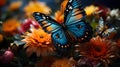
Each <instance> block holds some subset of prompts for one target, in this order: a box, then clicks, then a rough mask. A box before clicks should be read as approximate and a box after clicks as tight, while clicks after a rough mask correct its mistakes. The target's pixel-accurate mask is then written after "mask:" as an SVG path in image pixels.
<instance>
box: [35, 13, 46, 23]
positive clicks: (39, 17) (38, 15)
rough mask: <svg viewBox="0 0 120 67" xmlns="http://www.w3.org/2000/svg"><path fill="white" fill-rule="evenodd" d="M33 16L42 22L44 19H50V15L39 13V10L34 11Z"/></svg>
mask: <svg viewBox="0 0 120 67" xmlns="http://www.w3.org/2000/svg"><path fill="white" fill-rule="evenodd" d="M33 17H34V18H35V19H36V20H37V21H38V22H42V21H44V20H46V19H48V17H47V16H45V14H43V13H39V12H34V13H33Z"/></svg>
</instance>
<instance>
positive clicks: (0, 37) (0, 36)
mask: <svg viewBox="0 0 120 67" xmlns="http://www.w3.org/2000/svg"><path fill="white" fill-rule="evenodd" d="M2 41H3V35H2V34H0V42H2Z"/></svg>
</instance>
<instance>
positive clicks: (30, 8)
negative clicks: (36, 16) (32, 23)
mask: <svg viewBox="0 0 120 67" xmlns="http://www.w3.org/2000/svg"><path fill="white" fill-rule="evenodd" d="M24 11H25V13H26V15H27V16H28V17H31V15H32V13H34V12H41V13H44V14H50V12H51V9H50V8H49V7H48V6H46V4H45V3H43V2H39V1H30V2H29V4H28V5H27V6H25V8H24Z"/></svg>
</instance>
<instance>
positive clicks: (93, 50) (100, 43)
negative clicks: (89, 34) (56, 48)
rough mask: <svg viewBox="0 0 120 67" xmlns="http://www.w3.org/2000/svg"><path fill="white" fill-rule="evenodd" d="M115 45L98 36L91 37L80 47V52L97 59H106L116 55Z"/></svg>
mask: <svg viewBox="0 0 120 67" xmlns="http://www.w3.org/2000/svg"><path fill="white" fill-rule="evenodd" d="M84 49H85V50H84ZM117 49H118V48H117V45H116V43H115V42H111V41H109V40H106V39H104V38H101V37H99V36H97V37H93V38H92V39H91V40H90V42H88V43H86V44H85V46H84V47H82V50H83V51H81V54H83V55H85V56H88V57H92V58H94V59H98V60H107V61H109V58H113V57H115V56H116V55H117V51H118V50H117Z"/></svg>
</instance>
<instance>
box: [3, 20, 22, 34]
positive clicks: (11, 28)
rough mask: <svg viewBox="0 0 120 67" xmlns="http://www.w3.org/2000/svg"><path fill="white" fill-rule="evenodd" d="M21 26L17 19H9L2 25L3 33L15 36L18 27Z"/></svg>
mask: <svg viewBox="0 0 120 67" xmlns="http://www.w3.org/2000/svg"><path fill="white" fill-rule="evenodd" d="M19 25H20V22H19V21H18V20H17V19H15V18H12V19H8V20H6V21H5V22H4V23H3V25H2V31H4V32H5V33H7V34H12V35H13V34H15V33H17V30H18V26H19Z"/></svg>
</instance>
